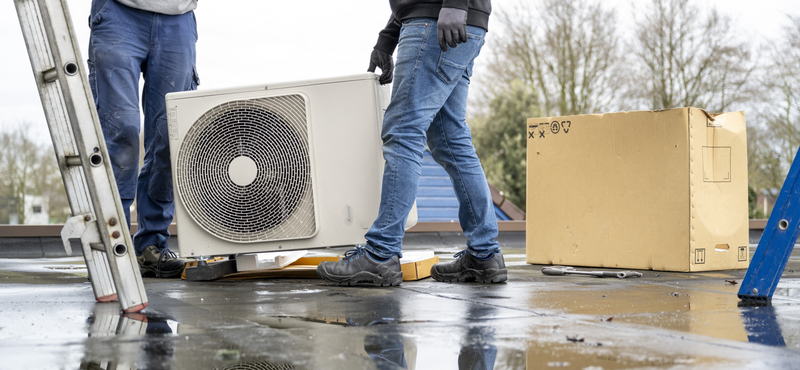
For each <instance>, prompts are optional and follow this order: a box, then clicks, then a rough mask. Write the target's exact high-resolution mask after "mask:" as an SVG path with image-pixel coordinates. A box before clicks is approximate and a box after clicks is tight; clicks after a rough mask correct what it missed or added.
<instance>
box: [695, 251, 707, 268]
mask: <svg viewBox="0 0 800 370" xmlns="http://www.w3.org/2000/svg"><path fill="white" fill-rule="evenodd" d="M704 263H706V249H705V248H698V249H695V250H694V264H695V265H702V264H704Z"/></svg>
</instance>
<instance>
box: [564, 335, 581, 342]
mask: <svg viewBox="0 0 800 370" xmlns="http://www.w3.org/2000/svg"><path fill="white" fill-rule="evenodd" d="M567 340H568V341H570V342H581V343H583V338H578V336H577V335H576V336H574V337H570V336H569V335H567Z"/></svg>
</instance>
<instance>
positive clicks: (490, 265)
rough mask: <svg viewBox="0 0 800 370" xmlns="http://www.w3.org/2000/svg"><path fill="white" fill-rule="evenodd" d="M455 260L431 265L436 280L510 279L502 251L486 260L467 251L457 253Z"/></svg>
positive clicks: (432, 274)
mask: <svg viewBox="0 0 800 370" xmlns="http://www.w3.org/2000/svg"><path fill="white" fill-rule="evenodd" d="M454 257H455V258H456V260H455V261H453V262H448V263H437V264H435V265H433V267H431V276H432V277H433V279H434V280H436V281H451V282H452V281H457V282H479V283H502V282H504V281H506V280H508V275H507V272H508V270H506V263H505V260H503V255H502V254H501V253H495V254H493V255H492V257H490V258H489V259H486V260H481V259H478V258H477V257H475V256H473V255H471V254H469V253H467V251H466V250H463V251H461V252H458V253H456V255H455V256H454Z"/></svg>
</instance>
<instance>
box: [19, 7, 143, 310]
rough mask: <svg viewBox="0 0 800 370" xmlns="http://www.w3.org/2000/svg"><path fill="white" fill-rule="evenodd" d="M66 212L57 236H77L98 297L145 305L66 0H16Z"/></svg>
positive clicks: (126, 305)
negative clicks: (58, 172)
mask: <svg viewBox="0 0 800 370" xmlns="http://www.w3.org/2000/svg"><path fill="white" fill-rule="evenodd" d="M14 5H15V6H16V9H17V16H18V17H19V24H20V27H21V28H22V34H23V36H24V37H25V44H26V47H27V49H28V56H29V57H30V60H31V68H32V69H33V76H34V78H35V79H36V85H37V86H38V88H39V96H40V97H41V99H42V107H43V108H44V112H45V117H46V118H47V125H48V128H49V129H50V136H51V137H52V139H53V147H54V148H55V152H56V158H57V160H58V166H59V169H60V170H61V176H62V178H63V180H64V187H65V189H66V192H67V198H68V199H69V205H70V208H71V209H72V217H70V218H69V219H68V220H67V222H66V224H65V225H64V229H63V230H62V231H61V238H62V240H63V242H64V248H65V249H66V251H67V254H72V246H71V240H72V239H79V240H80V245H81V248H82V250H83V256H84V259H85V260H86V268H87V270H88V272H89V280H91V283H92V289H93V290H94V295H95V298H96V299H97V300H98V301H101V302H105V301H113V300H118V301H119V304H120V306H122V310H123V311H125V312H138V311H140V310H142V309H143V308H145V307H147V295H146V293H145V290H144V284H143V282H142V277H141V274H140V272H139V265H138V263H137V262H136V256H135V253H133V243H132V241H131V235H130V230H128V228H127V222H126V220H125V213H124V212H123V208H122V202H121V201H120V197H119V191H118V190H117V185H116V182H115V181H114V173H113V171H112V168H111V162H110V160H109V157H108V151H107V150H106V144H105V140H104V138H103V132H102V130H101V128H100V121H99V120H98V118H97V111H96V109H95V106H94V99H93V98H92V92H91V90H90V88H89V82H88V79H87V72H86V71H85V68H84V67H83V63H81V60H82V59H81V54H80V49H78V43H77V41H76V38H75V30H74V28H73V25H72V21H71V18H70V15H69V9H68V8H67V3H66V0H14Z"/></svg>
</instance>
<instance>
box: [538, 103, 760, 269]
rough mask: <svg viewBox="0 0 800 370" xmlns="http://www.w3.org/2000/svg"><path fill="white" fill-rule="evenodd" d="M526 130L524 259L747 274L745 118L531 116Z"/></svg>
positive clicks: (679, 113)
mask: <svg viewBox="0 0 800 370" xmlns="http://www.w3.org/2000/svg"><path fill="white" fill-rule="evenodd" d="M527 132H528V139H527V143H528V149H527V150H528V156H527V159H528V162H527V166H528V173H527V181H528V183H527V225H526V229H527V232H526V237H527V241H526V244H527V262H528V263H537V264H563V265H574V266H596V267H614V268H635V269H653V270H663V271H707V270H722V269H737V268H747V266H748V263H749V250H748V219H747V210H748V208H747V139H746V130H745V118H744V112H733V113H725V114H719V115H711V114H708V113H707V112H705V111H703V110H701V109H696V108H678V109H670V110H666V111H657V112H628V113H612V114H598V115H583V116H569V117H549V118H532V119H529V120H528V122H527Z"/></svg>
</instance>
